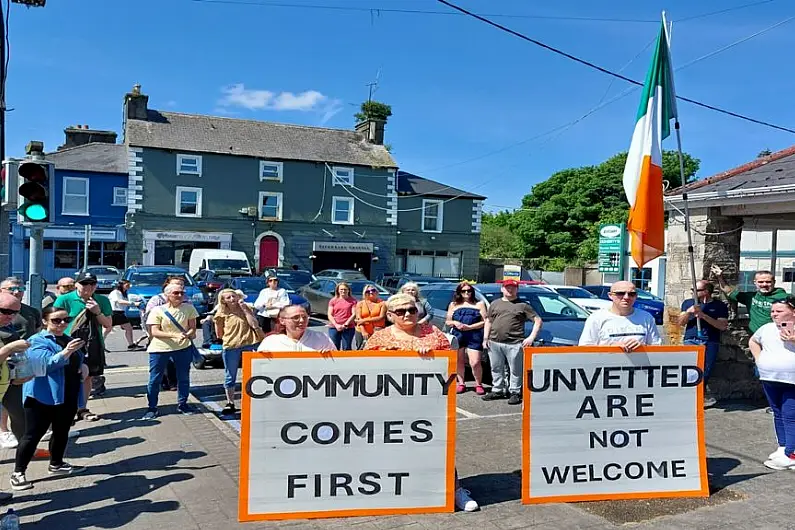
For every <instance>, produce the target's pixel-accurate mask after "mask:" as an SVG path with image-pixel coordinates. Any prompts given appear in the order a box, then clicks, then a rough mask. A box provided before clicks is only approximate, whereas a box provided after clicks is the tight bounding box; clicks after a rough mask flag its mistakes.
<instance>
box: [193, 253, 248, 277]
mask: <svg viewBox="0 0 795 530" xmlns="http://www.w3.org/2000/svg"><path fill="white" fill-rule="evenodd" d="M203 269H209V270H212V271H230V272H238V273H239V272H244V273H247V274H251V265H250V264H249V262H248V257H247V256H246V253H245V252H241V251H239V250H219V249H217V248H196V249H193V252H191V253H190V265H189V267H188V274H190V275H191V276H193V275H194V274H196V273H197V272H199V271H200V270H203Z"/></svg>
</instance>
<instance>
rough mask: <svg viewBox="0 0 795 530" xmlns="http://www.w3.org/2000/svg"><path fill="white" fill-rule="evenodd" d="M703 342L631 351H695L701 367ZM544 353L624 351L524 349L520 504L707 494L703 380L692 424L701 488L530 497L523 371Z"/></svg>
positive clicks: (612, 349) (527, 409)
mask: <svg viewBox="0 0 795 530" xmlns="http://www.w3.org/2000/svg"><path fill="white" fill-rule="evenodd" d="M704 351H705V348H704V346H689V345H688V346H644V347H641V348H638V349H637V350H635V351H633V352H632V353H693V352H695V353H696V354H697V355H698V367H699V368H701V369H702V370H703V369H704ZM546 353H556V354H565V353H624V350H622V349H621V348H619V347H617V346H566V347H550V346H547V347H542V348H525V349H524V363H525V364H524V374H525V378H524V380H523V381H522V395H523V402H524V407H523V410H522V504H543V503H552V502H584V501H615V500H627V499H659V498H676V497H709V477H708V475H707V447H706V441H705V438H704V406H703V404H704V384H703V382H702V384H700V385H698V388H697V389H696V424H697V429H698V439H697V443H698V460H699V473H700V474H701V488H700V489H697V490H680V491H668V490H666V491H648V492H641V493H595V494H590V495H550V496H547V497H533V496H531V494H530V429H531V428H532V426H531V425H530V407H531V396H532V392H530V389H529V388H527V377H526V376H527V372H528V371H529V370H530V369H532V367H533V354H546Z"/></svg>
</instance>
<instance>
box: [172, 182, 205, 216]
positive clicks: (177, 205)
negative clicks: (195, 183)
mask: <svg viewBox="0 0 795 530" xmlns="http://www.w3.org/2000/svg"><path fill="white" fill-rule="evenodd" d="M185 191H187V192H191V191H195V192H196V213H195V214H193V213H181V212H180V206H182V192H185ZM174 215H176V216H177V217H201V216H202V188H194V187H191V186H177V193H176V194H175V206H174Z"/></svg>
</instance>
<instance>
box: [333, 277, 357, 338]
mask: <svg viewBox="0 0 795 530" xmlns="http://www.w3.org/2000/svg"><path fill="white" fill-rule="evenodd" d="M356 303H357V302H356V298H354V297H353V296H351V286H350V285H348V284H347V283H345V282H340V283H338V284H337V287H335V288H334V297H333V298H332V299H331V300H329V302H328V311H327V312H326V314H327V315H328V327H329V330H328V336H329V338H330V339H331V341H332V342H333V343H334V346H336V348H337V349H338V350H342V351H346V350H350V349H352V348H353V335H354V333H355V330H354V328H353V321H354V320H355V319H356V314H355V313H354V309H356Z"/></svg>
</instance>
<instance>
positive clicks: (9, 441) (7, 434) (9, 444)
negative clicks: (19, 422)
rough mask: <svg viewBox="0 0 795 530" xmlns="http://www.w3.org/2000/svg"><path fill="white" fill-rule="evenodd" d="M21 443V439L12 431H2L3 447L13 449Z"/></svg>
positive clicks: (0, 438)
mask: <svg viewBox="0 0 795 530" xmlns="http://www.w3.org/2000/svg"><path fill="white" fill-rule="evenodd" d="M18 445H19V440H17V437H16V436H14V433H13V432H11V431H2V432H0V447H2V448H3V449H13V448H15V447H16V446H18Z"/></svg>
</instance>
